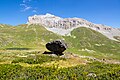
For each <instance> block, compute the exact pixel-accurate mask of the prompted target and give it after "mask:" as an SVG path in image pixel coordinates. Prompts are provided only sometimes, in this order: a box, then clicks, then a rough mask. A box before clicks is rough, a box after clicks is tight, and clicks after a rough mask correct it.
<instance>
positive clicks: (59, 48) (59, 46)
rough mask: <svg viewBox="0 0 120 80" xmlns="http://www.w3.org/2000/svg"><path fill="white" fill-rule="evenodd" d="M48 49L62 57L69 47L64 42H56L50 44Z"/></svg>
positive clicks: (47, 46) (47, 45)
mask: <svg viewBox="0 0 120 80" xmlns="http://www.w3.org/2000/svg"><path fill="white" fill-rule="evenodd" d="M46 48H47V49H48V50H50V51H51V52H52V53H53V54H56V55H61V54H62V52H64V51H65V50H66V49H67V45H66V44H65V43H64V41H62V40H55V41H52V42H48V43H47V44H46Z"/></svg>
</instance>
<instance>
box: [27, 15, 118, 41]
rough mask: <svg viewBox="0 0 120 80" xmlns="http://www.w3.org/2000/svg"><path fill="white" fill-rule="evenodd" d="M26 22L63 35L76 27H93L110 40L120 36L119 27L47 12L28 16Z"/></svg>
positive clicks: (68, 33)
mask: <svg viewBox="0 0 120 80" xmlns="http://www.w3.org/2000/svg"><path fill="white" fill-rule="evenodd" d="M27 24H40V25H42V26H44V27H45V28H46V29H47V30H49V31H52V32H54V33H57V34H60V35H64V36H65V35H70V33H71V31H72V30H73V29H75V28H78V27H87V28H90V29H93V30H95V31H98V32H100V33H102V34H103V35H105V36H106V37H108V38H109V39H112V40H116V39H115V38H114V36H120V29H118V28H112V27H110V26H106V25H103V24H94V23H92V22H89V21H87V20H85V19H82V18H76V17H74V18H61V17H58V16H55V15H52V14H48V13H47V14H46V15H34V16H30V17H28V22H27Z"/></svg>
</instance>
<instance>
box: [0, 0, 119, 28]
mask: <svg viewBox="0 0 120 80" xmlns="http://www.w3.org/2000/svg"><path fill="white" fill-rule="evenodd" d="M46 13H51V14H54V15H56V16H60V17H63V18H68V17H79V18H84V19H86V20H88V21H90V22H93V23H97V24H105V25H108V26H112V27H118V28H120V0H0V23H2V24H11V25H18V24H25V23H26V22H27V18H28V16H32V15H34V14H46Z"/></svg>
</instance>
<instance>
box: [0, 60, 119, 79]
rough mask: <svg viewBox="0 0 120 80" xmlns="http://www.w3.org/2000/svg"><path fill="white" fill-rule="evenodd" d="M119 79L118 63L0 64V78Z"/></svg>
mask: <svg viewBox="0 0 120 80" xmlns="http://www.w3.org/2000/svg"><path fill="white" fill-rule="evenodd" d="M90 74H92V75H90ZM26 79H27V80H39V79H41V80H43V79H44V80H45V79H47V80H48V79H49V80H53V79H54V80H63V79H65V80H66V79H69V80H81V79H85V80H86V79H87V80H93V79H94V80H98V79H100V80H119V79H120V65H115V64H114V65H113V64H104V63H99V62H93V63H90V64H87V65H80V66H75V67H69V68H58V67H57V66H54V65H53V66H52V67H40V66H35V67H22V66H20V65H18V64H17V65H16V64H15V65H13V64H12V65H10V64H2V65H0V80H26Z"/></svg>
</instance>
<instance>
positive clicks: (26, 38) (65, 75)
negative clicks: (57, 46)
mask: <svg viewBox="0 0 120 80" xmlns="http://www.w3.org/2000/svg"><path fill="white" fill-rule="evenodd" d="M63 38H64V39H65V42H66V43H67V44H68V49H67V50H66V51H65V53H66V54H67V53H72V54H78V56H81V55H82V56H89V57H95V58H97V59H99V60H102V59H106V61H107V60H111V61H113V60H115V61H116V60H118V61H119V60H120V43H119V42H116V41H113V40H110V39H108V38H107V37H105V36H104V35H102V34H100V33H99V32H96V31H94V30H91V29H89V28H84V27H80V28H77V29H74V30H73V31H72V32H71V36H60V35H57V34H55V33H53V32H50V31H47V30H46V29H45V28H44V27H42V26H40V25H29V26H28V25H25V24H23V25H18V26H10V25H3V24H2V27H1V25H0V80H66V79H69V80H119V79H120V65H119V64H109V63H102V62H96V60H95V61H94V60H89V59H87V58H80V57H78V56H76V57H75V56H74V57H73V56H72V55H70V54H67V55H69V56H71V58H61V57H56V56H55V57H54V56H49V55H43V54H42V53H43V52H44V51H46V48H45V44H46V43H47V42H49V41H52V40H56V39H63Z"/></svg>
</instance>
